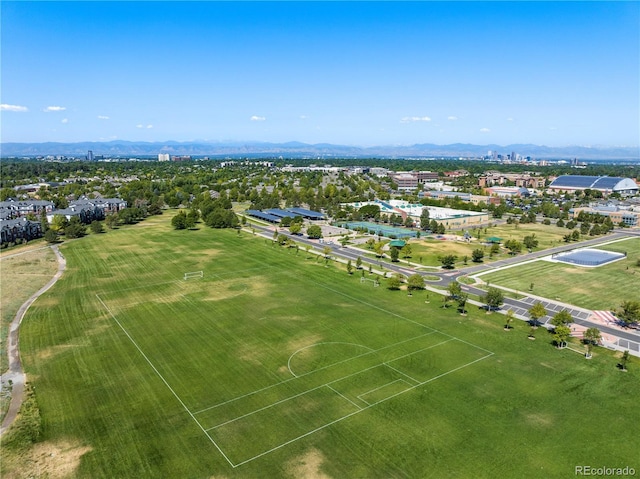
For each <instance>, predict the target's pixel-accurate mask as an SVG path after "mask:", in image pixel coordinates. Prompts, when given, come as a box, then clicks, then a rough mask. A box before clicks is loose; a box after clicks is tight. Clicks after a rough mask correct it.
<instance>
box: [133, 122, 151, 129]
mask: <svg viewBox="0 0 640 479" xmlns="http://www.w3.org/2000/svg"><path fill="white" fill-rule="evenodd" d="M136 128H153V125H147V126H144V125H143V124H142V123H139V124H137V125H136Z"/></svg>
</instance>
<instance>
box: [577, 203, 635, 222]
mask: <svg viewBox="0 0 640 479" xmlns="http://www.w3.org/2000/svg"><path fill="white" fill-rule="evenodd" d="M580 212H585V213H590V214H595V215H601V216H607V217H609V218H610V219H611V221H612V222H613V224H614V225H619V224H620V223H623V224H625V225H626V226H638V225H640V207H635V208H634V207H620V206H616V205H595V206H586V207H582V208H571V209H570V210H569V218H570V219H575V218H577V217H578V215H579V214H580Z"/></svg>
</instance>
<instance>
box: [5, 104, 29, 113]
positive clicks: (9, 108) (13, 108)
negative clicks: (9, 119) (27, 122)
mask: <svg viewBox="0 0 640 479" xmlns="http://www.w3.org/2000/svg"><path fill="white" fill-rule="evenodd" d="M0 111H29V109H28V108H27V107H26V106H21V105H7V104H6V103H3V104H1V105H0Z"/></svg>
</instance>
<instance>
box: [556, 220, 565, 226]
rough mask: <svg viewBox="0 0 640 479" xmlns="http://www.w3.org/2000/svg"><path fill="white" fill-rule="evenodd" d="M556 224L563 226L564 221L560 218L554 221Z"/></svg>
mask: <svg viewBox="0 0 640 479" xmlns="http://www.w3.org/2000/svg"><path fill="white" fill-rule="evenodd" d="M556 226H557V227H559V228H564V221H562V218H560V219H559V220H558V221H556Z"/></svg>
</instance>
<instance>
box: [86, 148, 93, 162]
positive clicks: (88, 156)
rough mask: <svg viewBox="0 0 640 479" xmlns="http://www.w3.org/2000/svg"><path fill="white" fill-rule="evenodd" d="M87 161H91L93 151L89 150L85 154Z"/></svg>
mask: <svg viewBox="0 0 640 479" xmlns="http://www.w3.org/2000/svg"><path fill="white" fill-rule="evenodd" d="M87 160H89V161H93V151H91V150H89V151H88V152H87Z"/></svg>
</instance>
